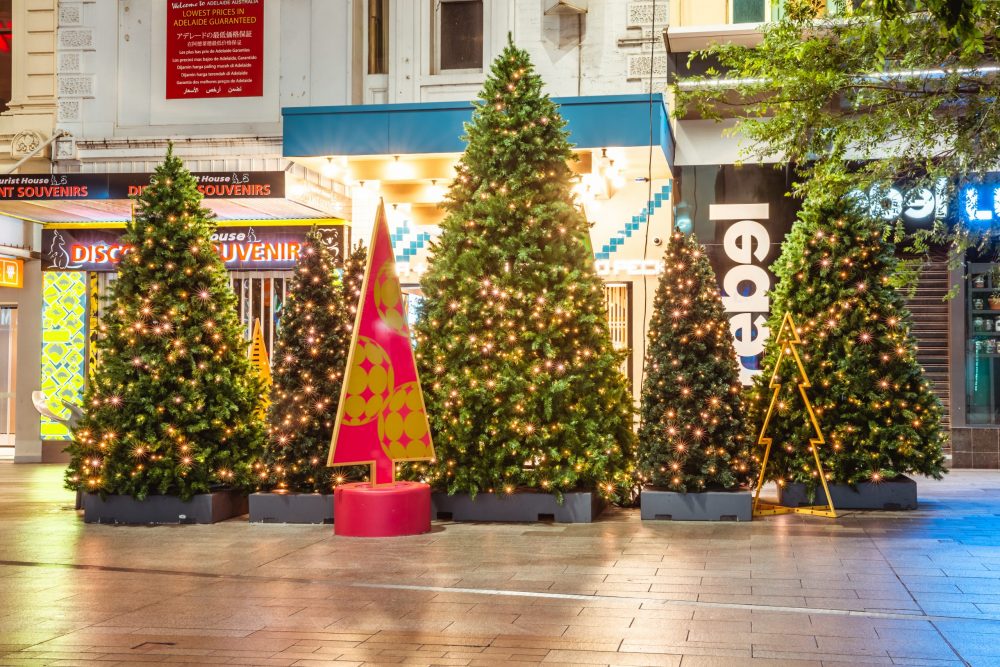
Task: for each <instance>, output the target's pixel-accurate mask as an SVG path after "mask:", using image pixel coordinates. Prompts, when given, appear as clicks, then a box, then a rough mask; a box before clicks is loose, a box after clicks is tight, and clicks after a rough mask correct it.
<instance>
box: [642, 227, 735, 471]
mask: <svg viewBox="0 0 1000 667" xmlns="http://www.w3.org/2000/svg"><path fill="white" fill-rule="evenodd" d="M663 262H664V271H663V275H662V276H661V278H660V283H659V286H658V287H657V289H656V296H655V298H654V300H653V315H652V318H651V319H650V322H649V347H648V349H647V352H646V378H645V381H644V382H643V388H642V407H641V415H642V424H641V426H640V428H639V459H640V469H641V474H642V476H643V479H644V481H646V482H647V483H649V484H651V485H653V486H656V487H663V488H666V489H669V490H671V491H705V490H709V489H719V488H724V489H729V488H732V487H734V486H736V485H738V484H740V483H743V482H745V481H747V480H748V478H749V476H750V475H751V471H750V466H749V463H750V458H749V452H748V440H747V437H746V428H745V425H744V422H743V408H742V399H741V396H740V392H741V386H740V380H739V370H738V368H737V365H736V352H735V350H734V349H733V340H732V335H731V334H730V332H729V321H728V319H727V318H726V316H725V313H724V312H723V309H722V300H721V299H720V298H719V292H718V287H717V283H716V281H715V273H714V272H713V271H712V266H711V265H710V264H709V261H708V256H707V255H706V254H705V251H704V249H703V248H702V247H701V245H700V244H699V243H698V241H697V240H696V239H695V238H694V236H693V235H692V236H685V235H684V234H682V233H680V232H677V231H675V232H674V233H673V234H671V236H670V241H669V243H668V244H667V249H666V252H665V253H664V256H663Z"/></svg>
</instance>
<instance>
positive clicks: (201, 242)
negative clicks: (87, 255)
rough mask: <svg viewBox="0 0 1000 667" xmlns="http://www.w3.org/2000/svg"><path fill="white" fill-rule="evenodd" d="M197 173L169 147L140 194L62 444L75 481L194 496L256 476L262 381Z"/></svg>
mask: <svg viewBox="0 0 1000 667" xmlns="http://www.w3.org/2000/svg"><path fill="white" fill-rule="evenodd" d="M197 185H198V184H197V181H196V180H195V178H194V177H193V176H192V175H191V174H190V173H189V172H188V171H187V170H186V169H185V168H184V166H183V164H182V163H181V160H180V158H178V157H176V156H175V155H174V154H173V148H172V147H171V148H169V149H168V150H167V157H166V160H165V161H164V162H163V164H161V165H160V166H159V167H157V169H156V172H155V174H154V176H153V178H152V180H151V183H150V185H149V187H148V188H146V189H145V190H144V191H143V193H142V194H141V195H140V196H139V197H138V199H137V201H136V212H135V218H134V219H133V220H132V221H130V222H129V223H127V225H126V229H125V237H124V241H125V243H126V244H128V245H129V246H130V248H131V250H130V251H129V252H128V253H127V254H126V255H125V257H124V258H123V260H122V262H121V264H120V265H119V267H118V280H116V281H115V282H114V283H113V285H112V287H111V296H110V305H109V307H108V308H107V315H106V316H105V317H104V318H103V319H102V321H101V323H100V328H99V331H98V336H97V350H98V353H99V358H100V362H99V363H98V365H97V368H96V370H95V371H94V373H93V374H92V376H91V382H90V385H89V387H88V388H87V391H86V394H85V397H84V408H85V410H86V414H85V415H84V417H83V419H82V420H81V422H80V424H79V426H78V427H77V428H76V430H75V431H74V433H73V440H72V442H71V444H70V445H69V447H68V451H69V452H70V454H71V457H72V459H71V462H70V465H69V469H68V470H67V472H66V485H67V486H68V487H69V488H71V489H76V490H80V491H95V492H100V493H102V494H122V495H125V494H128V495H132V496H135V497H137V498H144V497H146V496H147V495H148V494H150V493H157V494H169V495H178V496H180V497H181V498H190V497H191V496H192V495H193V494H195V493H202V492H207V491H209V490H210V489H211V488H212V487H213V486H215V485H220V484H224V485H231V484H234V483H246V484H250V483H252V482H251V480H252V477H253V474H252V465H253V462H254V461H257V460H259V458H260V455H261V454H262V453H263V449H262V447H263V443H264V426H263V423H262V422H261V421H260V418H259V415H258V409H259V406H260V402H261V387H260V382H259V380H258V378H257V376H256V373H255V371H254V370H253V369H252V368H251V366H250V362H249V361H248V359H247V342H246V341H245V340H244V338H243V332H244V327H243V325H242V324H241V323H240V321H239V318H238V317H237V312H236V296H235V295H234V294H233V291H232V289H231V287H230V284H229V276H228V274H227V272H226V269H225V266H224V265H223V263H222V260H221V259H220V258H219V255H218V254H217V253H216V252H215V250H214V248H213V246H212V240H211V237H212V233H213V232H214V231H215V225H214V224H213V223H212V220H211V217H212V213H211V211H208V210H207V209H204V208H202V207H201V194H200V193H199V192H198V188H197Z"/></svg>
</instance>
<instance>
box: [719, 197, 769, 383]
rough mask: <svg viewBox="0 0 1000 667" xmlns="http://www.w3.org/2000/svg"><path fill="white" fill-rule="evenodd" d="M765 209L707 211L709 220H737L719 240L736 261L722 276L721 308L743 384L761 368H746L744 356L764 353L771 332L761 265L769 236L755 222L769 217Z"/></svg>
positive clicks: (740, 207)
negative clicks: (726, 321)
mask: <svg viewBox="0 0 1000 667" xmlns="http://www.w3.org/2000/svg"><path fill="white" fill-rule="evenodd" d="M768 209H769V206H768V205H767V204H747V205H740V204H725V205H718V204H717V205H713V206H710V207H709V213H708V218H709V220H712V221H724V220H736V222H735V223H734V224H733V225H731V226H730V227H729V229H727V230H726V234H725V236H724V237H723V239H722V248H723V251H724V252H725V253H726V257H727V258H729V259H730V260H732V261H734V262H736V266H733V267H732V268H730V269H729V270H728V271H726V275H724V276H722V290H723V291H724V292H725V293H726V296H724V297H722V307H723V309H724V310H725V311H726V313H728V314H729V330H730V331H731V332H732V334H733V346H734V347H735V348H736V355H737V357H739V359H738V361H739V363H740V382H741V383H743V384H744V385H747V384H750V383H752V382H753V378H754V376H755V375H758V374H759V373H760V370H759V369H756V368H748V367H746V366H745V365H744V364H743V359H745V358H748V357H758V356H760V355H761V354H763V353H764V345H765V344H766V343H767V339H768V338H769V337H770V335H771V330H770V329H768V327H767V315H768V313H769V312H770V310H771V300H770V297H769V296H768V290H770V289H771V276H770V275H769V274H768V272H767V270H766V269H765V268H764V266H763V262H764V260H765V259H767V256H768V255H769V254H770V252H771V235H770V234H769V233H768V231H767V228H766V227H764V225H762V224H761V223H760V222H758V221H757V220H766V219H767V218H768V216H769V215H770V212H769V210H768ZM750 218H757V220H754V219H750Z"/></svg>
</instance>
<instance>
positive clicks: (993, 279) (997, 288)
mask: <svg viewBox="0 0 1000 667" xmlns="http://www.w3.org/2000/svg"><path fill="white" fill-rule="evenodd" d="M990 287H992V288H993V291H992V292H990V296H989V303H990V310H1000V269H997V268H994V269H993V270H992V271H990Z"/></svg>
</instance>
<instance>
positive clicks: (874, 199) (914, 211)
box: [851, 178, 948, 223]
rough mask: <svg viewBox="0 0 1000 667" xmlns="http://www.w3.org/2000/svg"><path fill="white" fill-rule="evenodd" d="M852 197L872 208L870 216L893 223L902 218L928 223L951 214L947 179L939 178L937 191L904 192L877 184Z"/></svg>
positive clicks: (920, 189) (936, 183)
mask: <svg viewBox="0 0 1000 667" xmlns="http://www.w3.org/2000/svg"><path fill="white" fill-rule="evenodd" d="M851 196H852V197H854V198H855V199H856V200H857V201H858V203H860V204H861V205H862V206H864V207H867V208H868V213H869V215H871V216H872V217H874V218H882V219H883V220H886V221H890V222H891V221H893V220H898V219H900V218H902V219H903V220H904V221H906V222H910V223H927V222H929V221H931V220H943V219H944V218H945V217H946V216H947V215H948V199H947V197H948V181H947V180H945V179H943V178H939V179H938V180H937V181H935V183H934V191H933V192H931V191H930V190H928V189H927V188H919V189H916V190H905V191H904V190H901V189H899V188H898V187H882V186H879V185H873V186H871V187H870V188H868V191H867V192H865V191H862V190H853V191H852V192H851Z"/></svg>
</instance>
